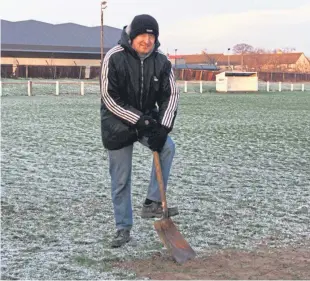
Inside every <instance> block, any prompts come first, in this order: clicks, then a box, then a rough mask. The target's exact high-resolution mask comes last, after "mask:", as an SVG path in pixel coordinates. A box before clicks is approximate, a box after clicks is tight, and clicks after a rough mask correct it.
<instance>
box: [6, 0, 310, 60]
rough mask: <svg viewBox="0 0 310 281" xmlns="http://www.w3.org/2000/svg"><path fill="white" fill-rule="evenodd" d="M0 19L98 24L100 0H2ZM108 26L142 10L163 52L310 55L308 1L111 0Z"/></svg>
mask: <svg viewBox="0 0 310 281" xmlns="http://www.w3.org/2000/svg"><path fill="white" fill-rule="evenodd" d="M0 2H1V6H0V18H1V19H5V20H9V21H20V20H29V19H33V20H39V21H44V22H48V23H53V24H58V23H66V22H72V23H77V24H81V25H86V26H98V25H100V2H101V1H100V0H99V1H98V0H85V1H82V0H75V1H73V0H52V1H46V0H0ZM107 2H108V6H107V8H106V9H105V11H104V24H105V25H109V26H113V27H117V28H122V27H123V26H124V25H127V24H128V23H130V21H131V20H132V18H133V17H134V16H135V15H137V14H141V13H148V14H150V15H152V16H154V17H155V18H156V19H157V21H158V23H159V29H160V31H159V32H160V35H159V40H160V42H161V49H162V50H163V51H164V52H167V51H168V52H170V53H174V49H178V51H177V53H178V54H189V53H200V52H201V50H203V49H207V51H208V52H210V53H212V52H221V53H223V52H224V53H225V52H227V49H228V48H231V47H232V46H234V45H235V44H238V43H247V44H250V45H252V46H253V47H260V48H265V49H274V48H284V47H294V48H296V50H297V51H301V52H305V53H306V55H308V56H309V55H310V36H309V34H310V31H309V30H310V0H234V1H226V0H222V1H215V0H191V1H187V2H186V1H185V0H183V1H176V0H108V1H107Z"/></svg>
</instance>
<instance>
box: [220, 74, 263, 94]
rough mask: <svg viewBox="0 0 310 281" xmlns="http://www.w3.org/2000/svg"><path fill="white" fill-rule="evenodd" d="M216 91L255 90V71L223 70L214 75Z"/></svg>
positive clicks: (256, 85) (256, 79) (256, 82)
mask: <svg viewBox="0 0 310 281" xmlns="http://www.w3.org/2000/svg"><path fill="white" fill-rule="evenodd" d="M216 91H217V92H257V91H258V76H257V72H241V71H224V72H221V73H219V74H217V75H216Z"/></svg>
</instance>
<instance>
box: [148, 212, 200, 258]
mask: <svg viewBox="0 0 310 281" xmlns="http://www.w3.org/2000/svg"><path fill="white" fill-rule="evenodd" d="M154 227H155V230H156V231H157V233H158V236H159V238H160V240H161V241H162V242H163V244H164V245H165V246H166V248H167V249H168V251H169V252H170V253H171V255H172V256H173V258H174V259H175V260H176V262H178V263H180V264H182V263H184V262H186V261H187V260H189V259H192V258H194V257H195V256H196V253H195V251H194V250H193V249H192V248H191V246H190V245H189V244H188V243H187V241H186V240H185V239H184V238H183V236H182V234H181V233H180V232H179V231H178V229H177V228H176V226H175V224H174V223H173V221H172V220H171V219H170V218H163V219H161V220H158V221H155V222H154Z"/></svg>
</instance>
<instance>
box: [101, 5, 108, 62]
mask: <svg viewBox="0 0 310 281" xmlns="http://www.w3.org/2000/svg"><path fill="white" fill-rule="evenodd" d="M106 7H107V1H102V2H101V9H100V11H101V32H100V37H101V38H100V39H101V40H100V53H101V64H102V62H103V10H104V9H105V8H106Z"/></svg>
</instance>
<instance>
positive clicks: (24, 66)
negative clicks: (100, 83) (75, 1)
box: [1, 20, 122, 78]
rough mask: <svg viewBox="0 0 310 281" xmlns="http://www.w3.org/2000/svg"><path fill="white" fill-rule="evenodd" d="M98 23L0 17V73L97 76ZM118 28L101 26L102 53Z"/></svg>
mask: <svg viewBox="0 0 310 281" xmlns="http://www.w3.org/2000/svg"><path fill="white" fill-rule="evenodd" d="M100 29H101V28H100V26H96V27H87V26H82V25H78V24H73V23H65V24H49V23H45V22H40V21H34V20H27V21H18V22H10V21H6V20H1V77H49V78H56V77H75V78H76V77H80V78H92V77H96V76H98V74H99V71H100V62H101V52H100V50H101V48H100V45H101V43H100ZM121 31H122V30H121V29H118V28H114V27H110V26H104V39H103V42H104V43H103V46H104V48H103V52H104V54H105V53H106V52H107V51H108V50H109V49H111V48H112V47H113V46H115V45H116V44H117V42H118V40H119V38H120V35H121Z"/></svg>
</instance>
